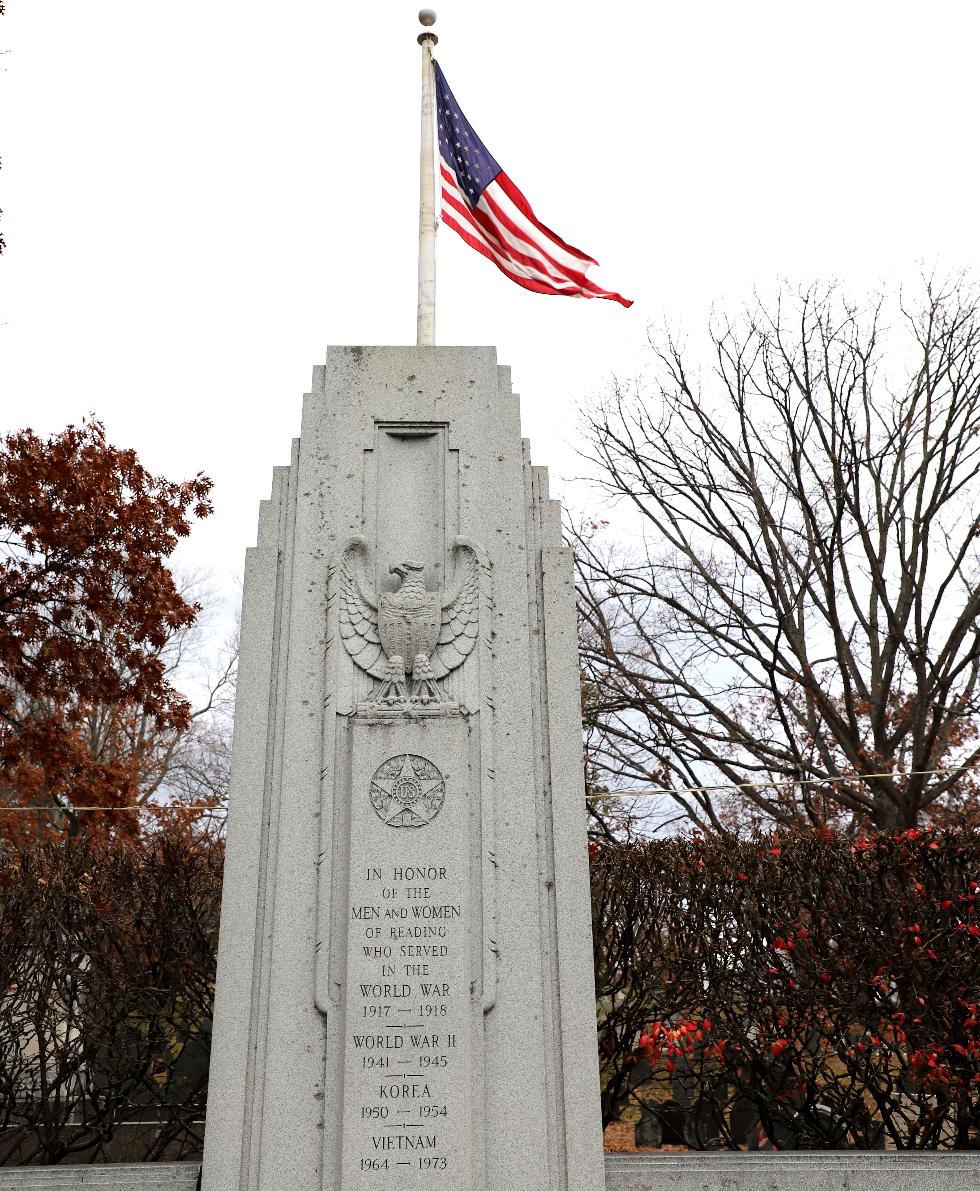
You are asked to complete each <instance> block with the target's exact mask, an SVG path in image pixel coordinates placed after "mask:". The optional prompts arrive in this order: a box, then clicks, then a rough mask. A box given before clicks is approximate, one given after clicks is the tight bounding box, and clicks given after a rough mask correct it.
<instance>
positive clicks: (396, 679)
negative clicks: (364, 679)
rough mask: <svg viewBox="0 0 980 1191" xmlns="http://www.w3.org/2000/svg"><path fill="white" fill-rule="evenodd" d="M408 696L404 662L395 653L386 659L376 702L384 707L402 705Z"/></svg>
mask: <svg viewBox="0 0 980 1191" xmlns="http://www.w3.org/2000/svg"><path fill="white" fill-rule="evenodd" d="M407 698H408V679H407V678H406V677H405V663H404V661H403V660H402V659H401V658H400V657H399V656H398V654H397V653H396V654H395V656H394V657H391V658H389V659H388V665H387V667H386V668H385V676H384V678H383V679H382V680H381V689H380V690H379V691H378V702H379V703H383V704H384V705H385V706H386V707H403V706H404V705H405V703H406V701H407Z"/></svg>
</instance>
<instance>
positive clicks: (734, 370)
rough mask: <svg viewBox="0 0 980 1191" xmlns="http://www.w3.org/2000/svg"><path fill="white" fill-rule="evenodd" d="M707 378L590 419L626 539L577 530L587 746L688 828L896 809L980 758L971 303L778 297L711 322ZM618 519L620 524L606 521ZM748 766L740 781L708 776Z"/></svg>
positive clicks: (856, 820) (877, 814) (934, 297)
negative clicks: (660, 794) (610, 540)
mask: <svg viewBox="0 0 980 1191" xmlns="http://www.w3.org/2000/svg"><path fill="white" fill-rule="evenodd" d="M711 343H712V356H713V359H712V367H711V370H710V373H709V374H708V375H707V376H706V378H705V380H704V383H703V385H702V384H699V383H698V382H697V381H696V380H695V379H694V375H693V372H692V366H691V364H690V363H689V357H688V352H687V350H686V348H685V347H684V346H683V345H681V344H679V343H678V342H677V341H676V340H675V339H674V338H673V337H671V336H670V335H667V336H665V337H664V338H663V339H656V338H653V337H652V338H651V345H652V347H653V349H654V353H655V358H656V369H655V371H656V377H657V379H656V382H655V383H654V385H653V387H652V389H651V388H649V387H647V386H645V385H642V384H632V385H615V386H614V388H613V391H612V393H611V394H610V395H609V397H608V398H607V399H605V400H604V401H602V402H600V403H598V404H597V405H595V406H594V407H593V408H591V409H590V410H589V411H588V412H587V414H586V421H587V428H588V436H589V443H590V448H589V454H590V457H591V459H592V461H593V462H594V463H595V464H596V465H597V474H598V483H599V485H600V486H601V488H602V490H603V491H604V493H605V494H606V495H607V496H608V497H609V498H611V499H612V501H613V503H614V506H615V507H616V509H617V513H616V517H617V527H622V529H623V533H624V534H626V533H632V534H633V536H634V541H633V542H631V543H628V544H626V545H624V544H623V542H622V540H621V541H620V543H619V544H618V545H616V546H613V547H609V546H607V545H606V544H605V540H606V538H607V536H608V535H607V534H606V533H605V532H603V531H602V529H601V528H600V527H599V526H597V525H596V524H595V523H593V524H592V525H591V527H590V528H589V530H588V531H579V532H578V533H576V534H574V537H575V539H576V541H575V545H576V547H577V554H578V559H579V574H580V597H581V598H580V607H581V617H582V658H583V667H584V670H585V674H586V679H587V681H588V682H589V683H590V684H591V702H592V728H593V732H594V734H595V735H597V737H598V739H597V740H593V747H592V753H591V757H592V761H593V763H594V764H597V765H599V766H601V768H602V769H603V770H604V772H605V773H606V774H607V775H608V776H607V780H608V781H611V782H614V783H616V784H618V785H620V786H622V785H627V786H629V787H637V786H654V787H656V788H659V789H666V790H669V791H670V792H671V795H672V797H673V798H674V799H675V800H676V801H677V803H679V804H680V806H681V807H682V808H683V810H684V812H685V813H686V814H687V815H688V816H689V817H690V819H692V820H693V821H694V822H695V823H696V824H698V825H699V826H701V827H702V828H708V829H719V828H724V827H726V826H731V825H732V821H733V818H734V819H738V818H739V817H740V813H741V818H742V821H744V818H745V812H746V811H747V812H748V817H749V818H753V817H755V818H761V819H766V820H769V821H773V820H775V821H776V822H777V823H780V824H784V825H787V826H791V825H798V824H805V823H810V824H828V823H829V824H833V825H836V826H838V827H842V826H848V827H851V828H853V827H856V826H860V825H862V824H869V823H870V824H873V825H875V826H878V827H885V828H896V827H905V826H911V825H913V824H915V823H917V822H919V821H920V820H921V819H923V818H926V817H929V816H930V815H931V814H932V813H934V812H935V811H936V810H937V809H938V808H941V807H943V806H946V805H948V804H956V805H962V804H963V802H964V800H966V802H967V803H968V802H969V801H970V799H971V797H972V794H973V777H972V773H971V771H972V768H973V767H974V766H975V765H976V764H977V762H978V760H980V718H978V712H980V692H978V674H980V625H978V615H980V560H978V534H980V481H978V467H980V358H978V353H980V298H978V293H977V290H976V288H975V287H974V286H973V285H972V283H971V282H970V281H969V280H965V279H959V280H956V281H953V282H951V283H948V284H944V285H938V284H936V283H934V282H928V281H927V282H926V283H925V284H924V290H923V293H922V295H921V298H920V299H918V300H917V301H916V303H915V304H914V305H909V304H908V302H907V301H906V300H905V298H904V297H903V296H899V297H898V299H897V300H896V301H895V302H894V303H891V302H889V301H888V300H887V299H885V298H877V299H875V300H874V301H872V302H871V303H870V304H868V305H866V306H863V307H860V308H859V307H858V306H856V305H855V304H853V303H852V302H850V301H848V300H847V299H846V298H844V297H843V296H841V295H840V294H839V293H838V292H837V291H836V289H834V288H833V287H830V288H826V289H816V288H814V289H811V290H810V291H808V292H805V293H803V294H801V295H791V294H789V293H788V292H787V291H785V290H784V291H783V293H782V294H781V295H780V297H779V298H778V299H777V300H776V301H775V302H774V303H771V304H769V305H766V304H765V303H763V302H761V301H757V302H756V304H755V305H754V306H753V307H752V308H750V309H749V310H748V311H747V312H746V313H745V314H744V315H743V316H742V317H740V318H738V319H734V320H730V319H727V318H720V319H715V320H714V321H713V322H712V325H711ZM621 536H622V535H621ZM733 785H744V786H745V788H744V789H743V790H742V791H741V793H740V794H739V795H738V796H737V797H734V798H733V796H732V795H731V794H730V793H728V794H726V793H724V792H722V791H719V790H717V789H716V790H711V789H707V788H706V787H711V786H728V787H730V786H733Z"/></svg>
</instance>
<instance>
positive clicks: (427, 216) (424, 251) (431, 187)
mask: <svg viewBox="0 0 980 1191" xmlns="http://www.w3.org/2000/svg"><path fill="white" fill-rule="evenodd" d="M419 21H420V22H421V23H422V25H424V26H425V31H424V32H423V33H420V34H419V36H418V42H419V45H420V46H421V47H422V146H421V150H420V156H419V303H418V340H417V342H418V344H419V346H420V347H422V346H425V347H431V346H433V345H434V344H435V341H436V176H435V174H436V163H435V154H434V151H433V142H432V129H433V125H434V124H435V90H436V88H435V68H434V66H433V63H432V47H433V46H434V45H435V44H436V42H437V41H438V40H439V38H438V37H436V35H435V34H434V33H432V32H431V26H432V25H434V24H435V22H436V14H435V13H434V12H433V11H432V9H431V8H423V9H422V11H421V12H420V13H419Z"/></svg>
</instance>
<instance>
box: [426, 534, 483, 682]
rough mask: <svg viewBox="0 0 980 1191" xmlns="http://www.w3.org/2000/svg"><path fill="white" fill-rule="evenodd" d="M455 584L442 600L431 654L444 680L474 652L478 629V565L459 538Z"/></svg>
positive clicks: (474, 556) (436, 669) (477, 560)
mask: <svg viewBox="0 0 980 1191" xmlns="http://www.w3.org/2000/svg"><path fill="white" fill-rule="evenodd" d="M453 555H454V557H455V559H456V575H455V578H456V583H455V587H454V589H453V591H452V593H451V594H447V595H446V596H445V597H444V599H443V601H442V628H441V629H440V632H439V640H438V642H437V643H436V647H435V649H434V650H433V651H432V657H431V658H430V661H431V662H432V670H433V673H434V674H435V676H436V678H445V677H446V675H447V674H448V673H449V672H450V671H451V670H455V669H456V667H457V666H460V665H462V663H463V662H465V661H466V659H467V658H468V657H469V655H470V654H471V653H472V652H473V646H474V645H475V644H476V638H477V634H478V632H479V628H480V562H479V559H478V558H477V556H476V551H475V550H474V549H473V547H472V546H471V545H470V544H469V542H466V541H464V540H463V539H461V538H457V539H456V544H455V545H454V546H453Z"/></svg>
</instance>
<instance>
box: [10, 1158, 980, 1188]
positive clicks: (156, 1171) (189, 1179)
mask: <svg viewBox="0 0 980 1191" xmlns="http://www.w3.org/2000/svg"><path fill="white" fill-rule="evenodd" d="M200 1171H201V1168H200V1166H199V1164H198V1163H196V1162H148V1163H146V1164H144V1165H140V1166H130V1165H125V1166H124V1165H118V1166H47V1167H37V1166H35V1167H29V1168H26V1169H24V1170H4V1171H0V1187H2V1188H3V1189H4V1191H74V1189H75V1188H78V1187H82V1188H96V1187H99V1188H104V1189H106V1191H109V1189H111V1191H196V1188H197V1187H198V1186H199V1185H200V1184H199V1182H198V1180H199V1177H200ZM978 1186H980V1155H976V1154H971V1153H942V1154H928V1153H901V1154H891V1153H884V1154H883V1153H880V1152H875V1153H857V1152H854V1151H849V1152H846V1153H816V1152H813V1153H784V1154H729V1153H720V1154H717V1153H716V1154H699V1153H689V1154H607V1155H606V1191H722V1189H723V1191H974V1189H975V1188H976V1187H978ZM528 1191H531V1189H528Z"/></svg>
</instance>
